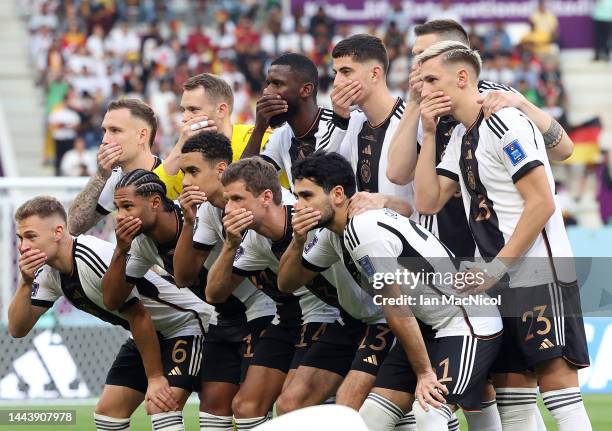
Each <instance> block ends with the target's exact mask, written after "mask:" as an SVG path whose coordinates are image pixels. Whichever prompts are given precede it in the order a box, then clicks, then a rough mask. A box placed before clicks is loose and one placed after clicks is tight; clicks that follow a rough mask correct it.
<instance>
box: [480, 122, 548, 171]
mask: <svg viewBox="0 0 612 431" xmlns="http://www.w3.org/2000/svg"><path fill="white" fill-rule="evenodd" d="M502 114H505V115H498V114H493V115H492V116H491V118H490V119H488V120H486V121H487V123H488V125H489V128H490V129H491V131H492V134H493V136H492V138H493V143H494V149H495V151H496V152H497V154H498V156H499V157H500V158H501V160H502V162H503V164H504V166H505V168H506V170H507V171H508V173H510V175H511V176H512V181H513V182H514V183H516V182H517V181H519V180H520V179H521V178H523V176H525V174H527V173H528V172H529V171H531V170H532V169H534V168H536V167H538V166H542V165H543V164H544V163H543V160H542V152H541V151H539V150H538V142H537V140H536V139H537V138H536V129H535V127H534V126H533V124H532V123H531V121H529V120H528V119H527V118H525V117H524V116H522V115H520V114H519V113H518V112H512V113H511V112H505V113H502ZM537 133H538V134H539V131H538V132H537ZM540 145H543V143H542V142H540Z"/></svg>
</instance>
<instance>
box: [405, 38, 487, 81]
mask: <svg viewBox="0 0 612 431" xmlns="http://www.w3.org/2000/svg"><path fill="white" fill-rule="evenodd" d="M440 55H441V56H442V62H444V63H467V64H469V65H470V66H472V68H473V69H474V70H475V71H476V77H478V75H480V69H481V68H482V59H481V58H480V54H478V51H476V50H474V49H471V48H470V47H469V46H467V45H465V44H463V43H461V42H457V41H454V40H445V41H442V42H438V43H435V44H433V45H432V46H430V47H429V48H427V49H426V50H425V51H423V52H422V53H420V54H419V55H417V56H416V58H415V61H416V62H417V63H418V64H423V63H425V62H426V61H427V60H431V59H432V58H435V57H438V56H440Z"/></svg>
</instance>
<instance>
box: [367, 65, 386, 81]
mask: <svg viewBox="0 0 612 431" xmlns="http://www.w3.org/2000/svg"><path fill="white" fill-rule="evenodd" d="M384 75H385V74H384V73H383V69H382V67H381V66H379V65H376V66H374V67H373V68H372V70H371V71H370V79H371V80H372V81H373V82H377V81H380V80H381V79H384Z"/></svg>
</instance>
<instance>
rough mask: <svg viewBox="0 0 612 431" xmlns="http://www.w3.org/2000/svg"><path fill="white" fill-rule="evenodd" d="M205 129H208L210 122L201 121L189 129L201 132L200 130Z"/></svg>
mask: <svg viewBox="0 0 612 431" xmlns="http://www.w3.org/2000/svg"><path fill="white" fill-rule="evenodd" d="M205 127H208V121H207V120H204V121H200V122H198V123H195V124H192V125H191V126H190V127H189V128H190V129H191V130H200V129H204V128H205Z"/></svg>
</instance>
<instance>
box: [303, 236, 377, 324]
mask: <svg viewBox="0 0 612 431" xmlns="http://www.w3.org/2000/svg"><path fill="white" fill-rule="evenodd" d="M308 239H309V241H308V242H307V243H306V245H305V246H304V252H303V253H302V265H304V267H306V268H308V269H309V270H311V271H315V272H321V273H325V274H326V275H325V277H326V278H328V279H329V280H330V281H331V282H332V284H333V285H334V286H335V288H336V291H337V292H338V301H339V303H340V305H341V306H342V308H343V309H345V310H346V311H347V312H348V313H349V314H350V315H351V316H352V317H354V318H355V319H358V320H361V321H363V322H364V323H367V324H373V323H383V322H385V317H384V315H383V310H382V307H381V306H380V305H376V304H375V303H374V301H373V300H372V296H371V295H370V293H368V292H367V291H366V290H365V289H366V287H367V280H362V276H361V273H360V272H359V269H358V268H357V267H356V265H355V262H353V260H352V259H351V256H350V254H349V252H348V250H347V249H346V247H344V243H343V242H342V238H341V237H339V236H338V235H336V234H335V233H334V232H332V231H330V230H329V229H317V230H315V231H311V232H310V233H309V235H308Z"/></svg>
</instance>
